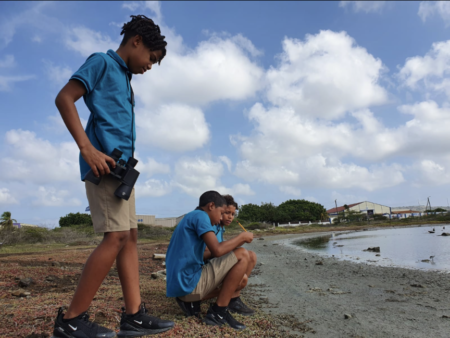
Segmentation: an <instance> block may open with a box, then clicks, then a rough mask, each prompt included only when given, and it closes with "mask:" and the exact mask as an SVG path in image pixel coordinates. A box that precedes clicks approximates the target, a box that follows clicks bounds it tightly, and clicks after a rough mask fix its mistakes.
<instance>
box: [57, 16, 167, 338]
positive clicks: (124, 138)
mask: <svg viewBox="0 0 450 338" xmlns="http://www.w3.org/2000/svg"><path fill="white" fill-rule="evenodd" d="M131 18H132V19H131V21H130V22H128V23H126V24H124V26H123V28H122V32H121V35H122V34H123V35H124V37H123V40H122V43H121V44H120V47H119V49H117V51H115V52H114V51H113V50H109V51H108V52H107V53H106V54H104V53H95V54H92V55H91V56H90V57H89V58H88V59H87V60H86V62H85V63H84V64H83V65H82V66H81V67H80V69H79V70H78V71H77V72H76V73H75V74H74V75H73V76H72V77H71V79H70V81H69V82H68V83H67V84H66V85H65V86H64V88H63V89H61V91H60V92H59V94H58V96H57V97H56V100H55V103H56V106H57V107H58V109H59V112H60V113H61V116H62V118H63V120H64V123H65V124H66V126H67V128H68V129H69V131H70V133H71V134H72V136H73V138H74V139H75V142H76V143H77V145H78V147H79V149H80V170H81V179H82V180H84V177H85V176H86V174H87V172H88V171H89V170H90V169H92V171H93V173H94V174H95V176H97V177H99V176H100V175H101V176H103V177H102V180H101V182H100V184H99V185H98V186H97V185H95V184H93V183H91V182H88V181H86V183H85V185H86V195H87V198H88V201H89V206H90V209H91V215H92V221H93V224H94V230H95V232H97V233H103V234H104V237H103V240H102V242H101V243H100V244H99V245H98V247H97V248H96V249H95V250H94V251H93V252H92V254H91V255H90V256H89V258H88V260H87V261H86V264H85V266H84V269H83V272H82V274H81V277H80V280H79V282H78V287H77V289H76V291H75V295H74V296H73V298H72V302H71V303H70V306H69V308H68V310H67V312H66V313H65V314H63V310H62V308H60V309H59V311H58V316H57V318H56V320H55V329H54V332H53V336H54V337H60V338H80V337H82V338H94V337H95V338H97V337H115V332H114V331H111V330H109V329H107V328H104V327H102V326H99V325H97V324H96V323H93V322H91V321H89V316H88V315H87V312H86V311H87V310H88V307H89V305H90V304H91V302H92V299H93V298H94V296H95V294H96V293H97V291H98V289H99V287H100V285H101V283H102V281H103V279H104V278H105V277H106V275H107V274H108V272H109V270H110V268H111V266H112V265H113V263H114V261H116V264H117V271H118V273H119V279H120V284H121V286H122V292H123V299H124V301H125V310H124V311H123V313H122V318H121V321H120V332H119V337H140V336H143V335H146V334H153V333H159V332H163V331H167V330H169V329H170V328H172V327H173V326H174V323H173V322H170V321H166V320H161V319H158V318H156V317H152V316H149V315H148V314H147V309H146V308H145V306H144V305H143V304H142V305H141V297H140V290H139V262H138V252H137V220H136V211H135V197H134V189H133V192H132V194H131V196H130V198H129V200H128V201H125V200H123V199H120V198H117V197H116V196H114V191H115V189H116V188H117V187H118V186H119V185H120V182H119V181H117V180H114V179H113V178H112V177H110V176H109V175H107V174H109V166H111V167H115V162H114V160H113V159H112V158H110V157H109V156H107V154H111V152H112V151H113V149H114V148H117V149H119V150H120V151H122V152H123V156H122V158H123V159H124V160H125V161H127V160H128V158H129V157H132V156H133V154H134V144H135V122H134V121H135V117H134V95H133V89H132V88H131V83H130V80H131V78H132V74H144V73H145V72H146V71H147V70H150V69H151V68H152V65H154V64H156V63H158V64H160V62H161V60H162V59H163V58H164V56H165V55H166V45H167V42H165V41H164V36H162V35H161V31H160V29H159V26H157V25H155V24H154V22H153V21H152V20H151V19H149V18H147V17H145V16H143V15H137V16H134V15H132V16H131ZM82 96H83V98H84V102H85V103H86V105H87V107H88V108H89V110H90V112H91V114H90V116H89V120H88V123H87V126H86V131H84V130H83V127H82V126H81V123H80V118H79V116H78V112H77V109H76V107H75V102H76V101H77V100H78V99H79V98H80V97H82Z"/></svg>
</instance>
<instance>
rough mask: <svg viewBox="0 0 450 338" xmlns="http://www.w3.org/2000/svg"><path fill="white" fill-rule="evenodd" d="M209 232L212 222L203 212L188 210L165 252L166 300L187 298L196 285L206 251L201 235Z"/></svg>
mask: <svg viewBox="0 0 450 338" xmlns="http://www.w3.org/2000/svg"><path fill="white" fill-rule="evenodd" d="M209 231H213V228H212V225H211V220H210V218H209V216H208V214H207V213H206V212H204V211H203V210H194V211H191V212H190V213H188V214H186V216H184V217H183V219H182V220H181V222H180V223H179V224H178V225H177V227H176V229H175V231H174V232H173V235H172V238H171V239H170V243H169V247H168V248H167V253H166V280H167V288H166V294H167V297H183V296H186V295H189V294H190V293H191V292H192V291H193V290H194V289H195V287H196V286H197V284H198V281H199V280H200V276H201V274H202V266H203V264H204V263H203V253H204V252H205V248H206V243H205V242H204V241H203V239H202V238H201V236H202V235H203V234H205V233H207V232H209Z"/></svg>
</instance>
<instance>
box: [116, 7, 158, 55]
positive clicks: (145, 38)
mask: <svg viewBox="0 0 450 338" xmlns="http://www.w3.org/2000/svg"><path fill="white" fill-rule="evenodd" d="M120 35H123V40H122V43H121V44H120V45H121V46H123V45H125V44H126V43H127V42H128V40H129V39H130V38H132V37H135V36H136V35H139V36H141V37H142V42H143V43H144V45H145V46H146V47H147V48H149V49H150V50H151V51H157V50H160V51H161V52H162V57H161V60H162V59H163V58H164V56H165V55H166V46H167V42H166V41H164V39H165V36H164V35H161V29H159V26H158V25H157V24H155V23H154V22H153V20H152V19H150V18H147V17H146V16H145V15H131V21H130V22H127V23H126V24H124V25H123V27H122V32H121V33H120ZM161 60H159V63H161Z"/></svg>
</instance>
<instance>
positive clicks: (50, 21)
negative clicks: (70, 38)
mask: <svg viewBox="0 0 450 338" xmlns="http://www.w3.org/2000/svg"><path fill="white" fill-rule="evenodd" d="M49 6H53V4H52V3H51V2H45V1H42V2H38V3H35V5H33V6H27V9H26V10H25V11H23V12H20V13H18V14H17V15H11V16H9V17H8V18H6V19H5V18H2V22H1V23H0V31H1V32H2V34H1V36H0V41H2V44H1V45H0V48H2V47H6V46H7V45H8V44H9V43H10V42H11V41H12V40H13V38H14V35H15V34H16V31H17V29H18V28H21V27H23V26H25V27H27V28H31V29H32V30H33V31H32V33H33V34H36V32H43V33H60V32H61V31H62V29H63V25H62V24H61V22H59V21H58V20H57V19H55V18H53V17H49V16H47V15H45V14H43V13H42V10H43V9H44V8H46V7H49ZM35 36H36V35H35Z"/></svg>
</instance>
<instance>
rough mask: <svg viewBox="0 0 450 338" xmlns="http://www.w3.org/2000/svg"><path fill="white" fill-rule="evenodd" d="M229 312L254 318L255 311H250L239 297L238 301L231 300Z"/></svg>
mask: <svg viewBox="0 0 450 338" xmlns="http://www.w3.org/2000/svg"><path fill="white" fill-rule="evenodd" d="M228 310H229V311H230V312H232V313H238V314H240V315H243V316H253V315H254V314H255V311H254V310H252V309H250V308H249V307H248V306H247V305H245V304H244V302H243V301H242V300H241V297H237V298H236V299H234V300H233V299H232V300H230V304H228Z"/></svg>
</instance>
